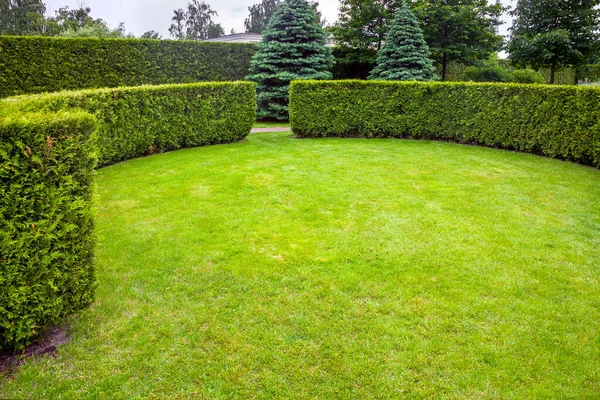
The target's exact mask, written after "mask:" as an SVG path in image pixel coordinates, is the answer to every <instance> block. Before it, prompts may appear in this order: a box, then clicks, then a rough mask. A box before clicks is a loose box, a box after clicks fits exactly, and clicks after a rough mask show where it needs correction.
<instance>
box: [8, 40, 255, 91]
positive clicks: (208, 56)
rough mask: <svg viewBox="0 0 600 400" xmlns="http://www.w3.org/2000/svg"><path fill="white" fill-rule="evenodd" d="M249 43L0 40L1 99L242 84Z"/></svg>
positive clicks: (252, 49) (250, 51) (249, 54)
mask: <svg viewBox="0 0 600 400" xmlns="http://www.w3.org/2000/svg"><path fill="white" fill-rule="evenodd" d="M255 52H256V46H255V45H254V44H242V43H212V42H196V41H181V40H176V41H173V40H150V39H96V38H55V37H20V36H0V97H7V96H15V95H20V94H29V93H42V92H56V91H59V90H78V89H92V88H105V87H117V86H137V85H144V84H154V85H156V84H165V83H191V82H200V81H235V80H243V79H244V77H245V76H246V75H247V74H248V69H249V68H250V59H251V58H252V56H253V55H254V53H255Z"/></svg>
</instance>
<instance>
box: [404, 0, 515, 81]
mask: <svg viewBox="0 0 600 400" xmlns="http://www.w3.org/2000/svg"><path fill="white" fill-rule="evenodd" d="M412 3H413V5H412V7H413V10H414V11H415V14H416V15H417V18H418V19H419V22H420V23H421V27H422V28H423V34H424V36H425V40H426V41H427V44H428V45H429V49H430V50H431V55H432V58H433V60H434V61H435V63H436V64H438V65H440V66H441V67H442V80H443V81H444V80H446V70H447V65H448V62H450V61H459V62H462V63H465V64H473V63H474V62H476V61H477V60H486V59H488V58H489V56H490V54H491V53H494V52H497V51H500V50H501V48H502V37H501V36H499V35H497V34H496V33H495V28H496V27H497V26H498V25H500V23H501V21H500V15H501V14H502V12H503V11H504V10H505V8H504V7H503V6H502V5H500V4H488V0H415V1H413V2H412Z"/></svg>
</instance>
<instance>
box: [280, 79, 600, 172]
mask: <svg viewBox="0 0 600 400" xmlns="http://www.w3.org/2000/svg"><path fill="white" fill-rule="evenodd" d="M598 104H600V89H596V88H587V87H572V86H547V85H522V84H502V83H499V84H495V83H449V82H446V83H442V82H439V83H419V82H365V81H295V82H292V85H291V88H290V122H291V127H292V130H293V131H294V133H295V134H296V135H298V136H300V137H324V136H352V137H356V136H358V137H396V138H418V139H441V140H451V141H456V142H461V143H472V144H479V145H485V146H491V147H499V148H505V149H512V150H518V151H523V152H528V153H535V154H542V155H545V156H549V157H555V158H561V159H567V160H572V161H576V162H580V163H584V164H591V165H594V166H596V167H600V109H599V108H598Z"/></svg>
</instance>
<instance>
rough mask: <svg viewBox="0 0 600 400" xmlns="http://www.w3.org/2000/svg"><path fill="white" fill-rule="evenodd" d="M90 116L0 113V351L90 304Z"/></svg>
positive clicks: (92, 123) (21, 344) (92, 153)
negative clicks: (12, 115)
mask: <svg viewBox="0 0 600 400" xmlns="http://www.w3.org/2000/svg"><path fill="white" fill-rule="evenodd" d="M94 126H95V121H94V118H93V117H92V116H91V115H89V114H87V113H84V112H81V111H72V112H63V113H59V114H54V115H45V114H34V115H20V116H16V117H9V116H6V115H5V116H4V117H2V116H0V349H12V350H18V349H21V348H23V347H24V346H25V345H27V344H28V343H30V342H31V340H32V339H33V338H35V336H36V335H37V334H39V333H40V332H43V329H44V328H45V327H46V326H47V325H48V324H52V323H56V322H58V321H60V319H61V318H63V317H64V316H66V315H68V314H70V313H72V312H74V311H76V310H79V309H81V308H83V307H86V306H88V305H89V304H90V303H91V302H92V301H93V299H94V285H95V278H94V266H93V254H94V240H93V213H92V210H91V194H92V186H91V185H92V177H93V170H94V167H95V165H96V157H95V143H94V135H93V134H92V132H93V129H94Z"/></svg>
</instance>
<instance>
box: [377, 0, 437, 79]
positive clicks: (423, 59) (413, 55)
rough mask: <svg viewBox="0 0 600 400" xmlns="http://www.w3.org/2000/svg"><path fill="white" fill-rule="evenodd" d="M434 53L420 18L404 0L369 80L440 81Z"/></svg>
mask: <svg viewBox="0 0 600 400" xmlns="http://www.w3.org/2000/svg"><path fill="white" fill-rule="evenodd" d="M430 55H431V53H430V52H429V46H427V43H426V42H425V39H424V38H423V31H422V30H421V27H420V26H419V22H418V21H417V18H416V17H415V15H414V14H413V12H412V11H411V10H410V9H409V8H408V6H407V5H406V2H403V4H402V7H400V9H399V10H398V11H397V12H396V16H395V18H394V21H393V22H392V24H391V25H390V30H389V32H388V34H387V35H386V39H385V44H384V45H383V47H382V48H381V50H379V53H378V54H377V66H376V67H375V68H374V69H373V71H371V75H370V76H369V79H376V80H397V81H432V80H437V76H436V74H435V68H434V66H433V63H432V61H431V58H430Z"/></svg>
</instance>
